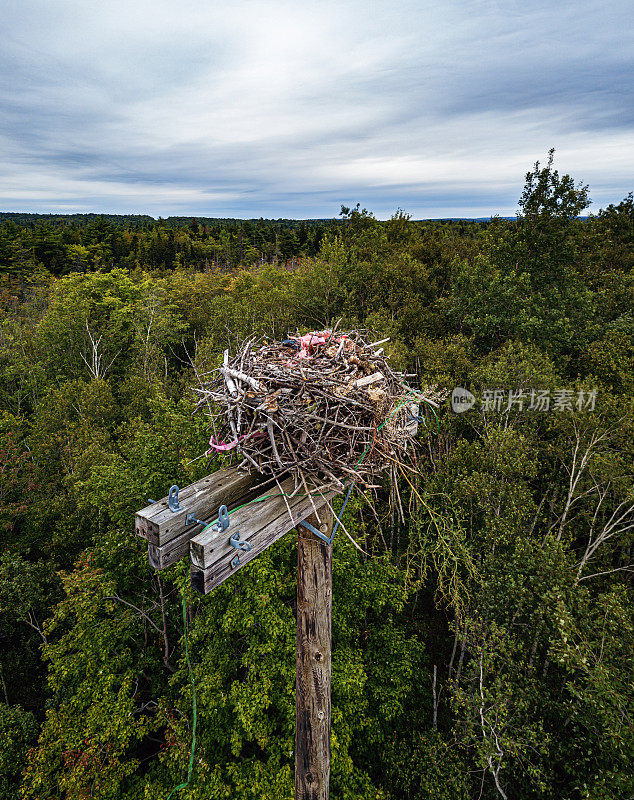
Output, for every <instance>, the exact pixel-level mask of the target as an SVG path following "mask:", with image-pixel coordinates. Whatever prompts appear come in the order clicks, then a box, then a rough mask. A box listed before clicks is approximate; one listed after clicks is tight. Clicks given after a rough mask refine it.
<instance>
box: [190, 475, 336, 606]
mask: <svg viewBox="0 0 634 800" xmlns="http://www.w3.org/2000/svg"><path fill="white" fill-rule="evenodd" d="M292 485H293V484H292V481H291V482H290V483H287V482H285V483H283V484H282V488H283V489H284V488H285V487H287V486H288V487H289V488H290V487H292ZM336 494H337V492H335V491H328V492H324V493H323V495H313V496H312V503H311V498H309V497H307V496H306V495H305V494H298V495H297V496H296V497H294V498H287V500H288V503H289V505H290V507H291V513H292V517H291V515H289V513H288V509H287V508H286V504H285V503H284V500H283V498H279V497H272V498H270V499H268V500H265V501H264V502H262V503H254V504H252V505H251V506H248V507H247V508H246V509H240V510H239V511H236V512H235V517H236V520H234V515H232V520H231V525H230V526H229V528H227V530H226V531H223V532H222V534H211V535H209V534H205V535H204V536H202V535H200V536H198V537H195V538H194V539H192V540H191V542H190V554H191V557H192V565H191V581H192V586H193V587H194V588H195V589H196V590H197V591H199V592H200V593H201V594H208V593H209V592H210V591H211V590H212V589H214V588H215V587H216V586H219V585H220V584H221V583H222V582H223V581H225V580H226V579H227V578H229V577H230V576H231V575H233V574H235V573H236V572H237V570H239V569H241V568H242V567H243V566H244V565H245V564H248V563H249V561H251V560H252V559H254V558H256V556H258V555H259V554H260V553H262V552H263V551H264V550H266V549H267V547H270V546H271V545H272V544H273V542H276V541H277V540H278V539H279V538H280V537H282V536H284V534H286V533H288V532H289V531H290V530H292V529H293V528H294V527H296V525H297V524H298V523H299V522H301V521H302V520H304V519H306V518H307V517H308V516H309V515H310V514H311V513H313V504H314V506H315V507H316V508H317V509H318V510H319V509H320V508H322V507H323V506H324V505H325V504H326V503H329V502H330V501H332V499H333V498H334V497H335V496H336ZM280 501H281V502H280ZM238 515H240V516H238ZM236 531H238V532H239V533H240V539H241V540H242V541H248V542H249V543H250V544H251V550H249V551H248V552H246V553H245V552H239V551H238V550H236V549H235V548H233V547H231V545H229V537H230V536H231V534H232V533H235V532H236ZM236 555H238V556H239V563H237V564H236V565H235V566H232V564H231V561H232V560H233V559H234V558H235V556H236ZM203 565H204V566H203Z"/></svg>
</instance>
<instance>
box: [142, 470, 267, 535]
mask: <svg viewBox="0 0 634 800" xmlns="http://www.w3.org/2000/svg"><path fill="white" fill-rule="evenodd" d="M261 481H262V477H261V476H260V475H257V473H249V472H246V471H244V470H239V469H237V468H236V467H231V468H229V469H221V470H218V471H217V472H214V473H213V474H212V475H207V477H206V478H201V480H199V481H196V483H192V484H190V485H189V486H186V487H185V488H184V489H181V490H180V492H179V494H178V502H179V505H180V506H181V510H180V511H176V512H173V511H170V509H169V506H168V502H167V497H164V498H162V499H161V500H158V501H157V502H156V503H152V505H150V506H146V508H143V509H141V511H138V512H137V514H136V518H135V525H134V527H135V530H136V533H137V534H138V535H139V536H141V537H142V538H143V539H147V541H148V542H149V543H150V544H152V545H154V547H157V548H158V547H164V546H165V545H167V544H168V543H169V542H172V541H174V540H175V539H178V538H179V537H183V535H184V534H186V537H185V538H186V539H187V541H188V540H189V539H190V538H191V537H192V536H193V535H194V534H195V533H198V532H200V530H201V528H202V526H201V525H197V524H190V525H187V524H186V523H185V519H186V517H187V515H188V514H194V516H195V517H197V518H198V519H201V520H203V521H207V520H209V521H210V522H211V520H212V519H213V517H214V515H216V514H217V513H218V509H219V508H220V506H221V505H226V506H228V507H230V506H231V505H232V504H234V503H235V502H236V501H238V500H240V499H241V498H243V497H244V496H245V495H246V494H247V493H248V492H249V490H250V489H251V487H252V486H253V485H254V484H256V483H258V482H261ZM185 538H183V539H182V541H185ZM175 547H177V545H175Z"/></svg>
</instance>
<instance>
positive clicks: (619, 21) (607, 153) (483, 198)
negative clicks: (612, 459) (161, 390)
mask: <svg viewBox="0 0 634 800" xmlns="http://www.w3.org/2000/svg"><path fill="white" fill-rule="evenodd" d="M0 26H1V27H0V30H1V31H2V34H1V35H2V46H1V47H0V137H1V138H0V146H1V147H2V155H3V157H2V159H1V160H0V209H1V210H5V211H39V212H83V211H96V212H112V213H147V214H151V215H153V216H159V215H161V216H169V215H175V214H176V215H180V214H183V215H185V214H186V215H190V214H191V215H200V216H203V215H208V216H237V217H259V216H264V217H274V218H277V217H332V216H336V215H337V214H338V212H339V209H340V206H341V204H342V203H343V204H347V205H350V204H354V203H356V202H360V203H361V204H362V205H363V206H365V207H367V208H368V209H369V210H371V211H373V212H374V213H375V214H376V215H377V216H378V217H380V218H385V217H387V216H389V215H390V214H391V213H393V212H394V210H395V209H396V208H398V207H400V208H403V209H405V210H406V211H409V212H410V213H411V214H413V216H414V217H416V218H428V217H447V216H465V217H472V216H488V215H491V214H502V215H508V214H514V213H515V211H516V210H517V199H518V197H519V195H520V193H521V188H522V185H523V178H524V174H525V173H526V171H527V170H528V169H529V168H530V167H531V165H532V164H533V162H534V161H535V160H536V159H538V158H539V159H541V160H542V161H543V160H544V159H545V157H546V153H547V151H548V149H549V148H550V147H555V148H556V149H557V155H556V166H557V168H558V169H559V170H560V171H561V172H568V173H570V174H571V175H572V176H573V177H574V178H575V179H576V180H582V181H583V182H585V183H589V184H590V190H591V197H592V198H593V200H594V203H593V209H594V210H596V209H598V208H600V207H602V206H605V205H607V204H608V203H610V202H619V201H620V200H621V199H623V197H624V196H625V195H627V193H628V192H630V191H631V190H632V189H633V188H634V91H633V60H634V35H633V33H632V31H633V30H634V28H633V26H632V24H631V5H630V3H626V2H620V1H619V0H607V2H606V1H604V2H602V3H597V2H593V3H590V2H588V0H575V1H574V2H565V1H564V2H561V0H558V2H553V0H548V1H547V2H540V1H538V0H523V1H522V2H515V0H506V1H505V2H497V0H490V1H489V2H469V1H468V0H462V2H459V1H456V2H442V1H441V2H439V0H434V2H428V0H417V2H400V3H397V4H394V3H392V2H345V0H337V2H330V1H329V0H320V2H307V1H306V0H304V1H303V2H298V0H292V2H280V1H278V0H267V2H257V1H256V0H251V1H245V0H233V2H230V3H226V2H222V3H221V2H216V0H196V2H190V1H189V0H178V2H176V0H147V2H146V1H145V0H125V1H124V0H107V2H104V0H99V2H93V0H2V4H1V7H0Z"/></svg>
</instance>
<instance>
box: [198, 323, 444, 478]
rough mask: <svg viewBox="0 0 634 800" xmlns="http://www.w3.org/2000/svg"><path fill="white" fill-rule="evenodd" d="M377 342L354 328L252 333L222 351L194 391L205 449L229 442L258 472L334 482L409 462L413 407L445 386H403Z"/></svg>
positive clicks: (437, 396) (438, 395) (432, 401)
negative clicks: (206, 430) (206, 424)
mask: <svg viewBox="0 0 634 800" xmlns="http://www.w3.org/2000/svg"><path fill="white" fill-rule="evenodd" d="M384 341H387V340H384ZM381 344H383V342H368V341H367V338H366V336H365V335H364V334H363V333H362V332H359V331H347V332H343V331H332V330H324V331H312V332H310V333H308V334H306V335H305V336H301V337H300V336H291V337H289V338H288V339H285V340H284V341H282V342H268V343H267V342H264V343H263V342H262V341H260V342H256V341H254V340H249V341H246V342H244V343H243V345H242V346H241V347H240V348H239V350H238V352H237V354H236V355H235V356H234V357H233V358H232V359H230V358H229V354H228V351H227V352H225V357H224V364H223V366H221V367H220V368H219V369H218V372H217V373H216V375H215V376H214V379H213V380H212V381H211V382H210V383H209V384H206V385H203V387H202V388H201V389H197V390H196V391H197V392H199V395H200V400H199V403H198V407H201V406H203V405H207V406H208V407H209V409H210V413H211V415H212V419H213V428H214V433H213V436H212V437H211V440H210V449H209V450H208V452H207V455H209V456H211V455H215V454H216V453H223V452H228V451H231V450H234V448H235V450H236V451H238V452H239V453H240V454H241V455H242V456H243V457H244V458H245V459H246V460H247V461H248V462H249V464H250V465H251V467H253V468H255V469H256V470H258V471H259V472H261V473H263V474H265V475H273V476H279V475H280V474H281V473H285V472H290V473H291V474H295V476H296V477H297V479H298V480H300V481H302V482H304V483H305V479H306V478H310V479H312V480H313V481H323V480H326V481H329V482H332V483H334V484H335V485H337V486H339V487H341V486H343V484H344V483H349V482H350V481H351V480H353V481H355V482H356V481H358V482H360V483H361V484H362V485H369V484H371V483H372V481H373V477H374V476H375V475H376V474H377V473H379V472H382V471H383V470H384V469H385V468H386V467H389V466H396V465H403V464H406V463H407V464H410V465H412V464H413V463H415V460H416V459H415V450H414V444H413V439H414V436H415V434H416V431H417V427H418V420H417V418H418V415H419V414H420V413H422V412H423V409H424V408H427V409H428V408H429V406H432V407H435V406H437V404H438V403H439V402H440V401H441V400H442V399H444V395H445V393H444V391H437V390H436V388H435V387H429V388H425V389H421V390H415V389H412V388H411V387H410V386H408V385H407V383H406V381H405V378H406V376H405V375H403V374H402V373H399V372H395V371H393V370H392V369H391V368H390V366H389V364H388V360H387V357H386V356H385V355H384V354H383V348H382V347H379V345H381ZM211 401H213V403H214V404H219V405H220V406H221V409H222V410H221V411H220V413H218V411H217V406H216V409H215V411H214V405H212V402H211Z"/></svg>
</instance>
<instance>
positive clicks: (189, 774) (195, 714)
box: [167, 590, 198, 800]
mask: <svg viewBox="0 0 634 800" xmlns="http://www.w3.org/2000/svg"><path fill="white" fill-rule="evenodd" d="M183 628H184V629H185V656H186V658H187V669H188V670H189V680H190V682H191V685H192V694H193V717H194V720H193V732H192V747H191V752H190V755H189V768H188V769H187V780H186V781H185V783H181V784H180V785H179V786H176V787H175V788H174V789H172V791H171V792H170V793H169V794H168V795H167V800H170V797H171V796H172V795H173V794H174V792H179V791H180V790H181V789H184V788H185V787H186V786H189V782H190V781H191V779H192V770H193V768H194V751H195V750H196V727H197V724H198V709H197V706H196V684H195V683H194V674H193V672H192V665H191V661H190V660H189V637H188V634H187V606H186V604H185V591H184V590H183Z"/></svg>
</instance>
